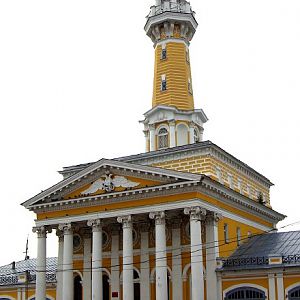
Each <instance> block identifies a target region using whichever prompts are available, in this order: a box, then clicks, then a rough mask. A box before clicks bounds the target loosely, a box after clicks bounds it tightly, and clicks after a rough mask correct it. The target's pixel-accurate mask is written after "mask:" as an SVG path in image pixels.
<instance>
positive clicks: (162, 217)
mask: <svg viewBox="0 0 300 300" xmlns="http://www.w3.org/2000/svg"><path fill="white" fill-rule="evenodd" d="M149 218H150V219H151V220H155V225H165V224H166V214H165V212H164V211H155V212H150V213H149Z"/></svg>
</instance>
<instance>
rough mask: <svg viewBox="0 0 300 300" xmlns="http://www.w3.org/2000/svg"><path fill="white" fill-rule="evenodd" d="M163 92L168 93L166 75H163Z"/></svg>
mask: <svg viewBox="0 0 300 300" xmlns="http://www.w3.org/2000/svg"><path fill="white" fill-rule="evenodd" d="M160 89H161V91H166V90H167V79H166V75H161V87H160Z"/></svg>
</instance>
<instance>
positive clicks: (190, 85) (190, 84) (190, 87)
mask: <svg viewBox="0 0 300 300" xmlns="http://www.w3.org/2000/svg"><path fill="white" fill-rule="evenodd" d="M188 90H189V93H190V94H193V87H192V81H191V79H190V78H189V80H188Z"/></svg>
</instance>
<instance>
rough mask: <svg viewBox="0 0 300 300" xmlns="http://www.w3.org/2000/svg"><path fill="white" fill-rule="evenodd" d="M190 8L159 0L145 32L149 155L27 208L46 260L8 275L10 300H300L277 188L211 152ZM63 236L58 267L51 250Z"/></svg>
mask: <svg viewBox="0 0 300 300" xmlns="http://www.w3.org/2000/svg"><path fill="white" fill-rule="evenodd" d="M196 28H197V22H196V19H195V15H194V12H193V11H192V9H191V6H190V4H189V3H188V2H186V1H185V0H156V4H155V6H152V7H151V11H150V13H149V15H148V17H147V22H146V25H145V31H146V33H147V35H148V36H149V37H150V38H151V40H152V42H153V44H154V49H155V66H154V83H153V100H152V108H151V109H150V110H149V111H147V112H146V113H145V115H144V120H143V121H141V123H142V124H143V126H144V134H145V145H146V152H145V153H142V154H136V155H131V156H126V157H119V158H114V159H100V160H99V161H97V162H93V163H88V164H82V165H76V166H69V167H65V168H64V169H63V170H62V171H60V173H61V174H62V176H63V180H62V181H60V182H58V183H57V184H56V185H54V186H52V187H50V188H49V189H47V190H45V191H43V192H41V193H40V194H38V195H36V196H34V197H32V198H31V199H29V200H27V201H26V202H24V203H23V206H24V207H25V208H26V209H29V210H30V211H33V212H34V213H35V214H36V221H35V222H36V226H35V227H34V228H33V230H34V232H36V234H37V240H38V255H37V259H33V260H25V261H23V262H17V263H15V264H13V265H8V266H4V267H2V269H1V268H0V300H1V299H2V300H3V299H10V300H12V299H16V300H24V299H37V300H42V299H43V300H45V299H50V300H52V299H59V300H73V299H75V300H77V299H78V300H81V299H84V300H91V299H93V300H121V299H122V300H139V299H142V300H150V299H151V300H154V299H156V300H190V299H192V300H204V299H206V300H223V299H238V300H250V299H252V300H257V299H269V300H283V299H289V300H296V299H300V298H299V297H300V269H299V266H300V264H299V257H298V255H297V254H298V252H297V250H298V248H299V246H300V244H299V243H298V241H299V238H300V233H299V232H292V233H276V230H275V229H276V224H277V223H278V222H279V221H281V220H283V219H284V217H285V216H284V215H282V214H280V213H278V212H276V211H274V210H273V209H272V206H271V202H270V187H271V186H272V183H271V182H270V180H269V179H267V178H266V177H265V176H263V175H262V174H260V173H258V172H257V171H255V170H254V169H252V168H251V167H250V166H248V165H247V164H245V163H243V162H242V161H240V160H239V159H237V158H235V157H234V156H232V155H231V154H229V153H228V152H226V151H225V150H223V149H221V148H220V147H218V146H217V145H215V144H214V143H212V142H210V141H203V130H204V124H205V123H206V122H207V120H208V119H207V117H206V115H205V113H204V112H203V110H202V109H195V107H194V99H193V88H192V76H191V60H190V57H189V45H190V42H191V40H192V38H193V35H194V33H195V31H196ZM52 231H55V232H56V235H57V237H58V249H59V250H58V257H57V259H56V258H47V255H46V240H47V235H48V234H51V232H52Z"/></svg>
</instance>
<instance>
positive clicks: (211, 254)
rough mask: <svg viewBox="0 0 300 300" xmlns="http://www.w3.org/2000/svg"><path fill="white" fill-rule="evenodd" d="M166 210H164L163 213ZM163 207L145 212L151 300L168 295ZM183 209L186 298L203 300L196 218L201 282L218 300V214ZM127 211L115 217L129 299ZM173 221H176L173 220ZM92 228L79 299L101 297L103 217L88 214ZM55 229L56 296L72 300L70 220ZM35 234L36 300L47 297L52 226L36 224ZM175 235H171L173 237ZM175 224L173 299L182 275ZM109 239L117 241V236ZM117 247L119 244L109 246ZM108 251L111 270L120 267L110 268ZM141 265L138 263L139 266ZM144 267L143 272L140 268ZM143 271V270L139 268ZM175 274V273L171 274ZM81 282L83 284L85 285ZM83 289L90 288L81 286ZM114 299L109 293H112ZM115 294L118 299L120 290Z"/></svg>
mask: <svg viewBox="0 0 300 300" xmlns="http://www.w3.org/2000/svg"><path fill="white" fill-rule="evenodd" d="M167 213H168V212H167ZM167 213H165V212H164V211H157V212H150V213H149V218H150V219H153V220H154V221H155V280H156V281H155V286H156V292H155V293H156V298H155V299H156V300H168V283H167V276H168V275H167V272H168V266H167V237H166V214H167ZM184 214H185V215H188V216H189V219H190V243H191V245H190V252H191V277H192V291H191V293H192V296H191V300H204V271H203V269H204V268H203V255H202V247H203V245H202V239H201V221H204V220H205V222H206V243H207V244H208V247H206V248H207V249H206V255H207V257H206V261H207V264H206V284H207V286H210V287H214V288H210V289H207V297H208V298H207V299H218V292H217V275H216V272H215V269H216V260H217V257H218V242H217V241H218V230H217V222H218V220H219V219H220V215H218V214H216V213H213V212H207V211H206V210H205V209H203V208H201V207H189V208H185V209H184ZM132 218H133V217H132V216H131V215H127V216H120V217H118V218H117V222H118V223H120V224H121V225H122V231H123V248H122V249H123V254H122V255H123V257H122V269H123V284H122V294H123V298H122V299H123V300H133V299H134V278H133V266H134V264H133V222H132ZM175 223H176V222H175ZM86 224H87V225H88V226H89V227H91V231H92V247H88V246H87V248H89V249H88V250H89V251H90V252H91V256H92V257H91V260H92V265H91V271H90V270H88V269H89V268H88V267H87V266H88V261H90V260H89V257H87V258H86V256H88V255H89V254H88V253H86V249H85V250H84V262H83V263H84V267H85V268H86V271H85V272H90V278H91V279H90V280H91V284H87V283H86V282H83V287H84V292H83V295H84V300H86V299H88V300H90V299H92V300H102V293H103V291H102V289H103V287H102V268H103V265H102V260H103V259H102V256H103V253H102V243H103V241H102V225H103V220H101V219H93V220H88V221H87V223H86ZM57 229H58V230H57V234H58V236H59V254H60V255H59V258H58V272H57V299H58V300H62V299H63V300H73V299H74V287H73V227H72V224H71V223H66V224H59V225H58V226H57ZM34 231H35V232H37V237H38V257H37V268H36V300H45V299H46V272H45V270H46V236H47V232H51V228H48V227H47V226H41V227H35V228H34ZM173 234H174V237H173ZM180 239H181V236H180V227H178V226H177V227H176V226H174V227H173V228H172V248H173V250H172V254H173V255H172V260H173V261H172V268H173V269H174V270H173V271H175V269H176V268H177V269H178V272H174V279H173V280H172V281H173V282H174V285H173V287H174V288H173V300H181V299H182V278H181V269H182V267H181V249H180V246H181V242H180ZM112 243H115V244H116V243H118V239H117V240H116V241H114V239H113V236H112ZM116 246H117V248H118V245H115V247H112V248H114V249H115V248H116ZM145 248H148V232H147V228H143V227H141V250H142V249H145ZM114 252H115V250H113V249H112V251H111V256H112V257H111V262H112V266H113V262H116V265H115V266H114V267H112V269H111V272H112V276H114V275H113V272H114V271H115V272H117V273H118V272H119V269H118V270H115V267H117V262H118V259H119V257H117V256H119V254H118V251H117V253H114ZM179 261H180V263H178V262H179ZM142 264H143V268H142ZM146 269H148V274H147V272H145V270H146ZM143 270H144V271H143ZM175 274H177V275H176V276H175ZM140 279H141V297H142V299H143V300H150V279H149V253H148V254H146V253H143V252H141V278H140ZM85 285H87V286H86V287H85ZM85 288H86V289H87V290H88V289H90V290H91V292H90V293H89V292H87V291H85ZM112 299H113V298H112ZM117 299H120V297H119V295H118V296H117Z"/></svg>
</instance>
